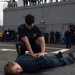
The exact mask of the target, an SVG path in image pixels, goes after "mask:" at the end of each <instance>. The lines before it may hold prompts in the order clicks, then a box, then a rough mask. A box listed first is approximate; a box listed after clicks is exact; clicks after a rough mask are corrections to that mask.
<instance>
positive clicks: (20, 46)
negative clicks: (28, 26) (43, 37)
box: [16, 41, 41, 55]
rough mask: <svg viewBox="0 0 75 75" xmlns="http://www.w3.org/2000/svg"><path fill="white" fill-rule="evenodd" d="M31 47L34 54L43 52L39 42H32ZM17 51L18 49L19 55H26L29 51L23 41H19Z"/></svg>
mask: <svg viewBox="0 0 75 75" xmlns="http://www.w3.org/2000/svg"><path fill="white" fill-rule="evenodd" d="M30 45H31V48H32V50H33V52H34V53H38V52H41V46H40V44H39V43H38V42H32V43H30ZM16 49H17V53H18V55H23V54H25V51H28V50H27V48H26V45H25V43H24V42H22V41H18V42H17V43H16Z"/></svg>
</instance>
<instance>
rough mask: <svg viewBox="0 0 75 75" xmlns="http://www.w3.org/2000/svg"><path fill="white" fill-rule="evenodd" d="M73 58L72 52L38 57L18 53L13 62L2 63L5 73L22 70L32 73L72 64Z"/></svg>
mask: <svg viewBox="0 0 75 75" xmlns="http://www.w3.org/2000/svg"><path fill="white" fill-rule="evenodd" d="M74 60H75V57H74V56H73V54H71V53H70V54H68V55H67V57H63V56H62V53H61V52H58V54H55V55H52V56H51V55H47V54H46V55H44V56H41V57H39V58H35V57H33V56H31V55H29V54H27V55H18V56H17V58H16V60H15V61H14V62H7V63H6V64H5V65H4V72H5V74H12V75H15V74H20V73H22V72H28V73H34V72H38V71H39V70H44V69H48V68H49V69H50V68H54V67H59V66H64V65H69V64H73V63H74Z"/></svg>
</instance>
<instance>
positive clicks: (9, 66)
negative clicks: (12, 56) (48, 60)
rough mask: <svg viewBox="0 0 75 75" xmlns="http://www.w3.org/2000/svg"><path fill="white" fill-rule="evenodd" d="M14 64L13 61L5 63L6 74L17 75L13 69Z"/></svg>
mask: <svg viewBox="0 0 75 75" xmlns="http://www.w3.org/2000/svg"><path fill="white" fill-rule="evenodd" d="M13 66H14V64H13V63H12V62H7V63H6V64H5V65H4V73H5V75H15V74H14V73H13V71H12V67H13Z"/></svg>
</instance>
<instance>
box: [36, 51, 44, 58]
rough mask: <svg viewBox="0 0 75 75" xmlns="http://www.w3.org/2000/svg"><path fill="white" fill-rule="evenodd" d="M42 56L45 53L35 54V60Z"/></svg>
mask: <svg viewBox="0 0 75 75" xmlns="http://www.w3.org/2000/svg"><path fill="white" fill-rule="evenodd" d="M44 55H45V53H42V52H40V53H37V54H36V56H37V58H39V57H40V56H44Z"/></svg>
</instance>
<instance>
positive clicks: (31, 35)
mask: <svg viewBox="0 0 75 75" xmlns="http://www.w3.org/2000/svg"><path fill="white" fill-rule="evenodd" d="M18 34H19V40H21V38H22V37H25V36H27V37H28V39H29V42H34V41H35V40H36V39H37V38H38V37H42V36H43V32H42V31H41V29H40V28H39V27H38V26H36V25H34V26H33V28H32V29H31V30H28V29H27V27H26V25H25V24H22V25H20V26H19V27H18Z"/></svg>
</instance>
